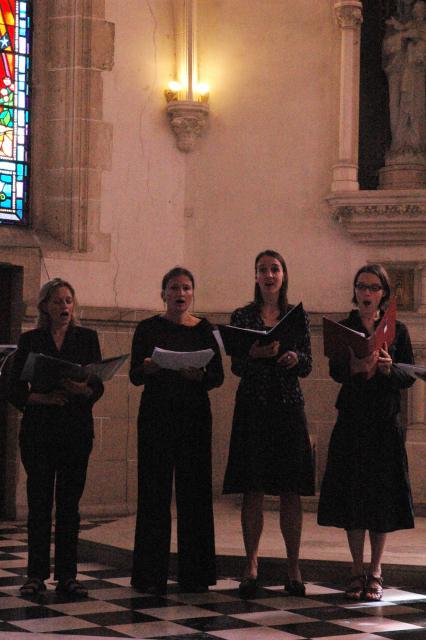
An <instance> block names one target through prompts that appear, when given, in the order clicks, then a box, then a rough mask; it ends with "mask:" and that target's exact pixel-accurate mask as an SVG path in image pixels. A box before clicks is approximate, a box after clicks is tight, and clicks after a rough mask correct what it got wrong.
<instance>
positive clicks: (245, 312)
mask: <svg viewBox="0 0 426 640" xmlns="http://www.w3.org/2000/svg"><path fill="white" fill-rule="evenodd" d="M289 308H291V307H289ZM231 324H232V325H234V326H237V327H245V328H249V329H260V330H264V329H267V328H268V327H266V326H265V324H264V322H263V320H262V317H261V314H260V310H259V308H258V307H257V305H255V304H254V303H251V304H249V305H247V306H246V307H242V308H239V309H236V311H234V313H233V314H232V317H231ZM291 350H292V351H295V352H296V353H297V356H298V364H297V365H296V366H295V367H293V368H292V369H286V368H285V366H283V365H282V364H278V363H277V359H276V358H262V359H260V358H259V359H253V358H249V357H247V358H232V371H233V373H234V374H235V375H237V376H239V377H240V378H241V381H240V384H239V387H238V390H237V394H236V399H235V410H234V418H233V425H232V435H231V444H230V450H229V458H228V466H227V469H226V474H225V480H224V487H223V492H224V493H246V492H262V493H266V494H269V495H279V494H280V493H286V492H291V493H297V494H300V495H313V494H314V473H313V464H312V453H311V446H310V442H309V436H308V430H307V425H306V417H305V412H304V398H303V393H302V390H301V388H300V384H299V377H301V378H303V377H306V376H307V375H309V373H310V372H311V369H312V355H311V342H310V335H309V320H308V316H307V315H306V314H305V330H304V332H303V335H302V336H301V337H300V339H299V340H298V342H297V343H296V344H294V345H293V348H292V349H291Z"/></svg>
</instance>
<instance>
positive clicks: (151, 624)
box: [0, 520, 426, 640]
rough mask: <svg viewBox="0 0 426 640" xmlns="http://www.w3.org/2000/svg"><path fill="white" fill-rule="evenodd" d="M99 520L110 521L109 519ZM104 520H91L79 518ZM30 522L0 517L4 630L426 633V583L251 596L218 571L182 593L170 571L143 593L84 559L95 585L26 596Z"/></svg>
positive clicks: (350, 635)
mask: <svg viewBox="0 0 426 640" xmlns="http://www.w3.org/2000/svg"><path fill="white" fill-rule="evenodd" d="M102 522H105V520H103V521H102ZM98 524H99V521H86V522H84V523H83V525H82V527H83V528H86V529H87V528H91V527H95V526H97V525H98ZM25 565H26V543H25V528H24V527H22V526H20V525H17V526H16V527H14V526H13V525H11V524H10V523H8V524H7V525H6V524H5V525H4V526H2V525H1V524H0V638H1V639H2V640H25V639H26V640H35V638H43V640H60V639H61V638H62V639H63V638H64V636H71V637H73V638H74V640H78V638H85V639H86V640H87V638H90V637H94V638H95V637H96V638H98V639H99V638H156V639H157V640H166V639H167V640H189V639H190V640H201V639H207V638H210V639H213V638H216V639H217V638H223V639H224V640H308V639H309V640H326V639H327V638H330V639H332V640H380V639H384V638H388V639H394V640H426V588H425V590H424V591H422V590H420V589H416V590H413V589H409V588H404V587H403V586H398V588H394V587H390V586H389V587H388V588H386V589H385V592H384V598H383V600H382V602H380V603H373V604H371V603H366V602H361V603H350V602H348V601H346V600H345V598H344V595H343V592H342V587H341V586H338V585H337V586H336V585H334V584H331V583H330V584H329V583H327V584H325V583H315V584H314V583H308V584H307V596H306V597H305V598H294V597H289V596H286V595H285V594H284V591H283V588H282V586H281V585H278V584H266V583H265V584H262V586H261V587H260V588H259V589H258V592H257V593H256V595H255V597H254V598H253V599H250V600H242V599H241V598H240V597H239V596H238V580H237V579H232V578H226V579H223V580H219V582H218V584H217V585H216V586H215V587H212V588H211V589H210V591H209V592H208V593H203V594H200V593H196V594H195V593H194V594H191V593H181V592H180V591H179V588H178V585H177V584H176V583H175V582H173V581H170V582H169V586H168V592H167V594H166V595H164V596H161V597H156V596H153V595H149V594H144V593H138V592H136V591H135V590H133V589H132V588H131V587H130V586H129V584H130V578H129V570H128V567H126V568H123V569H122V570H120V569H116V568H113V567H109V566H105V565H102V564H98V563H87V562H86V563H81V564H80V565H79V575H78V578H79V580H81V581H82V582H83V583H84V584H85V585H86V586H87V588H88V589H89V598H87V599H84V600H81V599H77V598H75V597H71V596H67V595H64V594H57V593H56V592H55V584H54V582H53V581H50V582H48V584H47V587H48V589H47V591H46V592H45V593H43V594H41V595H39V596H36V597H27V598H23V597H21V596H20V594H19V586H20V585H21V584H22V582H23V578H24V576H25Z"/></svg>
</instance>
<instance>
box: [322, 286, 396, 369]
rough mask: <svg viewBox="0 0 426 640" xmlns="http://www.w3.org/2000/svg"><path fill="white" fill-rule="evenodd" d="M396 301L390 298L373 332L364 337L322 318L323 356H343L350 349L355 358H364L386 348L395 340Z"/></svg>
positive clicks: (357, 332)
mask: <svg viewBox="0 0 426 640" xmlns="http://www.w3.org/2000/svg"><path fill="white" fill-rule="evenodd" d="M395 321H396V299H395V298H392V300H391V301H390V303H389V306H388V308H387V309H386V311H385V313H384V314H383V317H382V319H381V320H380V322H379V324H378V326H377V328H376V330H375V332H374V333H373V334H372V335H371V336H366V335H364V334H362V333H360V332H359V331H354V329H349V327H345V326H343V325H342V324H339V323H338V322H334V321H333V320H330V319H329V318H323V336H324V355H326V356H327V358H331V357H332V356H343V355H345V354H346V353H347V352H348V348H349V347H351V348H352V350H353V352H354V354H355V355H356V357H357V358H365V357H366V356H368V355H369V354H370V353H373V351H376V350H377V349H381V348H382V347H383V345H384V343H385V342H386V344H387V345H388V347H389V346H390V345H391V344H392V342H393V341H394V340H395Z"/></svg>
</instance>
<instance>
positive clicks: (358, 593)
mask: <svg viewBox="0 0 426 640" xmlns="http://www.w3.org/2000/svg"><path fill="white" fill-rule="evenodd" d="M365 579H366V578H365V575H364V574H361V575H359V576H351V579H350V580H349V583H348V586H347V587H346V589H345V597H346V598H347V599H348V600H355V601H356V602H359V600H361V598H362V597H363V595H364V589H365Z"/></svg>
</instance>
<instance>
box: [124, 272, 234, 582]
mask: <svg viewBox="0 0 426 640" xmlns="http://www.w3.org/2000/svg"><path fill="white" fill-rule="evenodd" d="M193 295H194V278H193V276H192V274H191V273H190V272H189V271H188V270H187V269H183V268H181V267H176V268H175V269H172V270H171V271H169V272H168V273H167V274H166V275H165V276H164V278H163V282H162V291H161V296H162V298H163V300H164V302H165V304H166V311H165V313H164V314H161V315H156V316H153V317H152V318H148V319H147V320H143V321H142V322H140V323H139V324H138V326H137V328H136V331H135V335H134V338H133V345H132V359H131V365H130V380H131V381H132V383H133V384H135V385H142V384H143V385H145V387H144V391H143V394H142V398H141V404H140V410H139V417H138V476H139V491H138V511H137V520H136V531H135V549H134V555H133V573H132V585H133V586H134V587H135V588H136V589H138V590H140V591H143V592H149V593H155V594H161V593H165V591H166V588H167V575H168V568H169V553H170V534H171V517H170V502H171V496H172V485H173V474H174V477H175V490H176V507H177V536H178V581H179V584H180V587H181V588H182V590H184V591H192V592H194V591H206V590H207V589H208V586H209V585H212V584H215V582H216V566H215V549H214V528H213V508H212V468H211V435H212V434H211V430H212V417H211V411H210V401H209V397H208V391H209V390H210V389H213V388H214V387H219V386H220V385H221V384H222V382H223V369H222V361H221V357H220V352H219V350H218V347H217V343H216V341H215V339H214V337H213V334H212V328H211V325H210V324H209V323H208V322H207V320H205V319H201V318H198V317H196V316H194V315H192V314H191V313H190V311H189V309H190V307H191V304H192V301H193ZM155 347H160V348H162V349H168V350H170V351H197V350H200V349H207V348H211V349H213V350H214V351H215V354H214V357H213V359H212V360H211V361H210V362H209V363H208V365H207V367H206V368H205V369H194V368H190V369H181V370H180V371H172V370H169V369H161V368H160V367H159V366H158V365H157V364H156V363H155V362H153V360H152V358H151V356H152V353H153V350H154V348H155Z"/></svg>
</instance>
